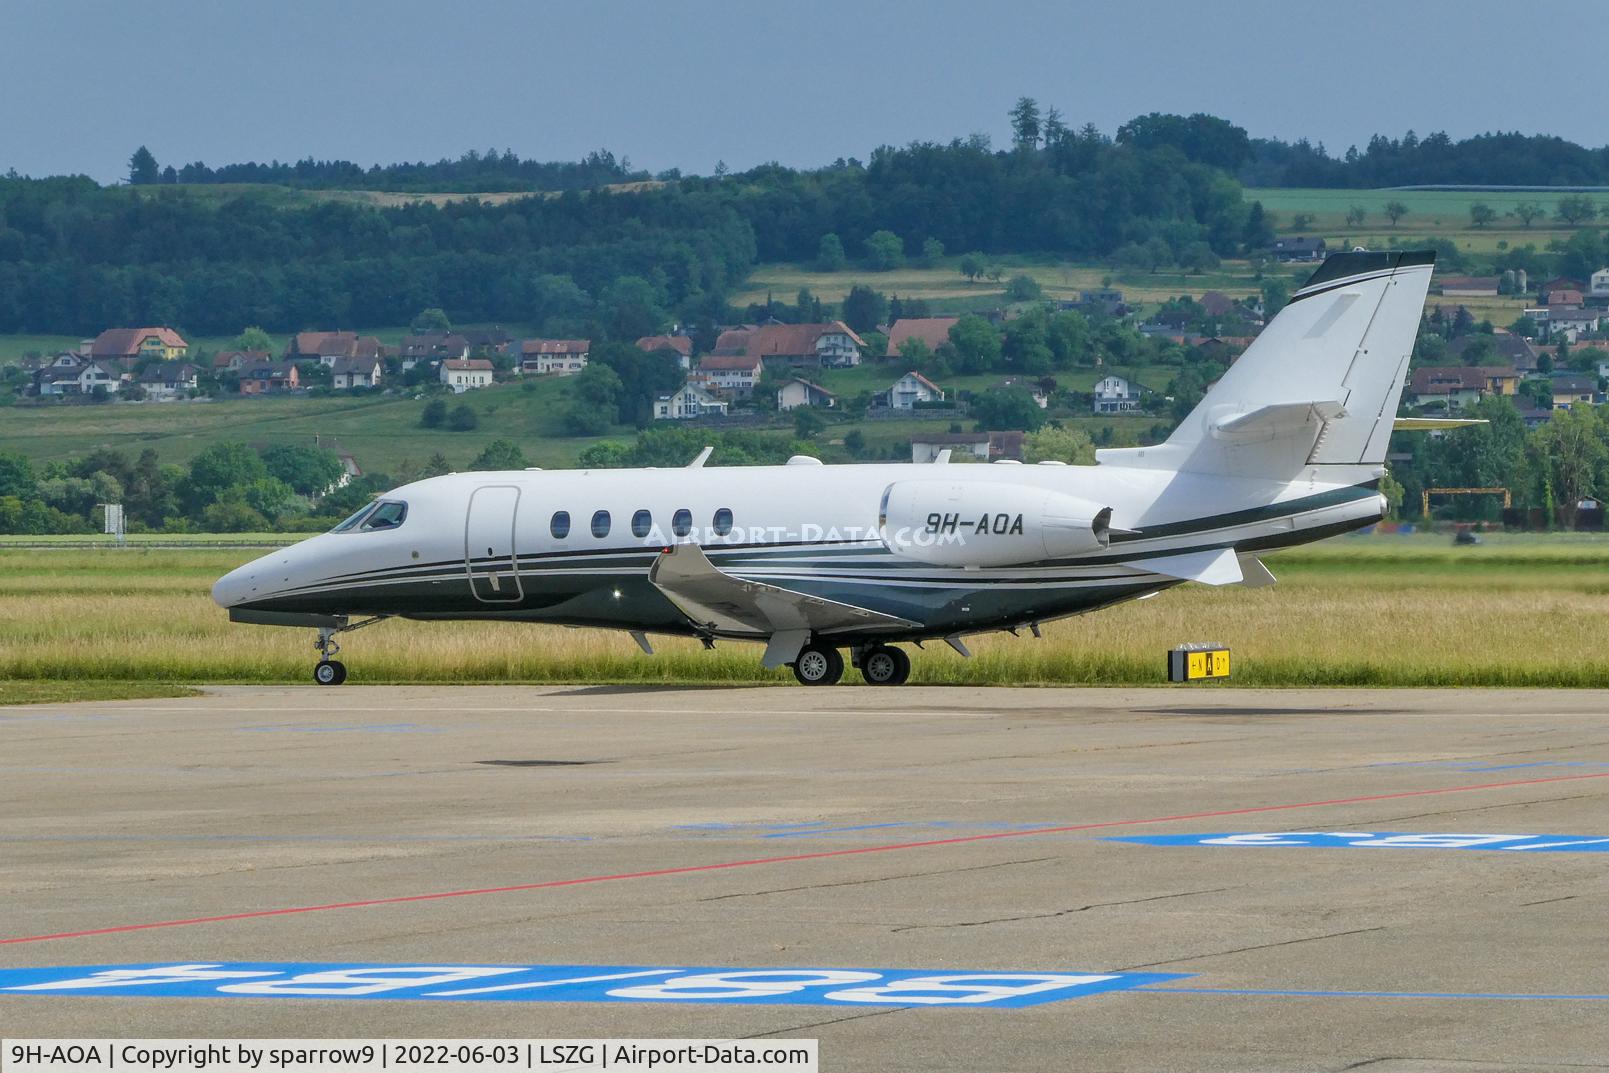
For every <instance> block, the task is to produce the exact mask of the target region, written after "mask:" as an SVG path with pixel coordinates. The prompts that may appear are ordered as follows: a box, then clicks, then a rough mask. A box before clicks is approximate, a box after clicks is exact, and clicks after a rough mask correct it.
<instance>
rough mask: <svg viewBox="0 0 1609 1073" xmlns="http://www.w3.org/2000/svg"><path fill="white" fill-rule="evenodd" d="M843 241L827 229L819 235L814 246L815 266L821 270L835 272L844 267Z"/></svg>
mask: <svg viewBox="0 0 1609 1073" xmlns="http://www.w3.org/2000/svg"><path fill="white" fill-rule="evenodd" d="M844 260H845V258H844V241H843V239H841V238H839V237H838V236H837V235H836V234H834V233H833V232H831V231H829V232H827V233H826V234H825V235H822V236H821V244H820V245H819V246H818V247H816V266H817V267H818V268H820V269H821V270H822V271H823V272H836V271H838V270H839V269H840V268H842V267H844Z"/></svg>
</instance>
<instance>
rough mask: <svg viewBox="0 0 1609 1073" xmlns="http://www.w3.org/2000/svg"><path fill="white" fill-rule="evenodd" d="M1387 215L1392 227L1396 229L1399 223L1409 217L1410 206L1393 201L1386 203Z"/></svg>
mask: <svg viewBox="0 0 1609 1073" xmlns="http://www.w3.org/2000/svg"><path fill="white" fill-rule="evenodd" d="M1385 213H1386V218H1387V219H1388V220H1390V221H1391V226H1392V227H1396V226H1397V221H1398V220H1401V219H1402V218H1403V217H1404V216H1406V215H1408V206H1407V205H1404V204H1403V203H1402V202H1400V201H1396V200H1391V201H1388V202H1386V208H1385Z"/></svg>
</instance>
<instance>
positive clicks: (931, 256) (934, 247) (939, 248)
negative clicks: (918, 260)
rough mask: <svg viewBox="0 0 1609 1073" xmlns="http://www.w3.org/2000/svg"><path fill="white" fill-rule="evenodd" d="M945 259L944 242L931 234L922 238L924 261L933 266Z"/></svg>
mask: <svg viewBox="0 0 1609 1073" xmlns="http://www.w3.org/2000/svg"><path fill="white" fill-rule="evenodd" d="M943 259H944V243H942V242H940V241H939V240H938V239H936V238H932V237H931V236H930V237H928V238H925V239H923V240H922V263H923V264H924V265H926V266H927V267H929V268H931V267H933V266H934V265H936V264H938V263H939V262H940V261H942V260H943Z"/></svg>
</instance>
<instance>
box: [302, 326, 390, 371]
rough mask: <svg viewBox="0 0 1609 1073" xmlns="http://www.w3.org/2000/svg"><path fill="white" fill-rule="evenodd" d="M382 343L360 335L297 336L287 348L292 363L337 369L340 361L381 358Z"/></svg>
mask: <svg viewBox="0 0 1609 1073" xmlns="http://www.w3.org/2000/svg"><path fill="white" fill-rule="evenodd" d="M380 349H381V346H380V340H379V339H377V338H375V337H374V336H372V335H359V334H358V333H357V332H297V333H296V334H295V335H293V336H291V339H290V342H289V343H287V344H285V357H286V359H288V360H290V361H315V360H316V361H317V362H318V363H319V364H320V365H326V366H330V367H332V368H333V367H334V365H335V363H336V361H337V360H339V359H341V358H378V357H379V356H380Z"/></svg>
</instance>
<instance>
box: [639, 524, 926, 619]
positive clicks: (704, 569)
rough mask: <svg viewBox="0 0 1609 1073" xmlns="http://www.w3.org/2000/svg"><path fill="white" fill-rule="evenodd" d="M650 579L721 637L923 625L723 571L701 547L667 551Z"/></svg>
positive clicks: (680, 547)
mask: <svg viewBox="0 0 1609 1073" xmlns="http://www.w3.org/2000/svg"><path fill="white" fill-rule="evenodd" d="M648 580H649V582H650V583H652V584H653V586H654V587H655V588H657V589H658V590H659V591H660V592H662V593H664V594H665V597H666V598H667V599H669V600H670V602H671V603H673V604H675V605H676V607H677V608H678V609H679V610H680V611H681V612H682V614H684V615H686V616H687V617H688V618H689V619H691V620H692V621H693V622H695V623H697V624H698V625H700V626H704V627H707V628H709V629H710V630H712V631H714V632H717V633H726V634H734V633H736V634H744V633H746V634H754V635H758V636H772V635H775V634H783V633H786V634H790V635H792V634H797V633H800V632H803V633H804V635H805V636H806V637H808V635H809V634H810V633H812V632H819V633H835V632H841V631H844V630H854V629H862V628H865V627H868V626H906V627H910V626H918V625H920V623H916V622H912V621H911V620H910V619H904V618H899V617H897V616H894V615H885V614H883V613H882V612H880V611H872V610H869V609H867V608H864V607H856V606H855V605H853V604H844V603H839V602H837V601H836V600H825V599H822V598H821V597H819V596H807V595H806V594H804V593H802V592H794V591H793V590H791V589H784V588H781V587H779V586H776V585H768V584H766V583H764V582H760V581H744V580H743V579H742V578H737V577H733V576H732V575H731V574H728V573H725V572H724V571H722V570H720V569H718V568H717V567H716V566H715V564H714V563H712V562H710V560H709V556H707V555H705V554H704V549H702V548H700V547H699V546H698V545H697V544H677V545H675V546H673V547H670V548H667V549H666V550H665V551H664V552H663V553H662V554H661V555H660V556H659V558H658V559H656V560H654V565H653V566H652V567H650V568H649V570H648Z"/></svg>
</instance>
